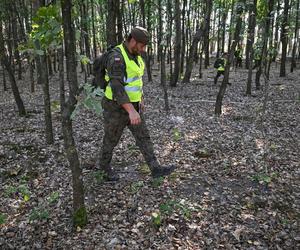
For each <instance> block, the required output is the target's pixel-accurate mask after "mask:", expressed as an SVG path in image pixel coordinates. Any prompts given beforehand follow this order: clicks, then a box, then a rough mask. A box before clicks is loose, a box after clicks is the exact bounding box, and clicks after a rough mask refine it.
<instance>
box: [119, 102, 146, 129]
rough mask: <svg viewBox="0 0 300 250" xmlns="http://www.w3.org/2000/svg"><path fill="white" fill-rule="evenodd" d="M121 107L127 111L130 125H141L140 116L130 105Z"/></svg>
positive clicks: (126, 104)
mask: <svg viewBox="0 0 300 250" xmlns="http://www.w3.org/2000/svg"><path fill="white" fill-rule="evenodd" d="M122 107H123V109H125V110H126V111H127V113H128V115H129V119H130V124H131V125H138V124H140V123H141V121H142V120H141V117H140V114H139V113H138V112H137V111H136V110H135V108H134V107H133V105H132V104H131V103H124V104H122Z"/></svg>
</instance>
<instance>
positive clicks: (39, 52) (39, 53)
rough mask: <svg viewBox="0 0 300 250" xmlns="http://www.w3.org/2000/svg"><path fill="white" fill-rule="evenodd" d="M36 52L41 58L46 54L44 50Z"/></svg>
mask: <svg viewBox="0 0 300 250" xmlns="http://www.w3.org/2000/svg"><path fill="white" fill-rule="evenodd" d="M34 52H35V54H37V55H39V56H43V55H44V54H45V53H44V51H43V50H39V49H36V50H34Z"/></svg>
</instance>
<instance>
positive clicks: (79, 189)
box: [60, 0, 87, 227]
mask: <svg viewBox="0 0 300 250" xmlns="http://www.w3.org/2000/svg"><path fill="white" fill-rule="evenodd" d="M61 5H62V6H61V7H62V16H63V29H64V42H65V49H66V63H67V65H68V66H67V75H68V84H69V91H70V93H69V99H68V101H67V102H66V103H65V105H64V104H62V129H63V137H64V146H65V151H66V154H67V158H68V161H69V164H70V168H71V171H72V184H73V223H74V226H75V227H77V226H80V227H82V226H84V225H86V223H87V212H86V208H85V205H84V188H83V181H82V179H83V177H82V169H81V167H80V162H79V157H78V153H77V148H76V144H75V141H74V138H73V127H72V120H71V114H72V112H73V111H74V109H75V105H76V102H77V101H76V95H77V94H78V80H77V72H76V55H75V54H76V45H75V30H74V27H73V25H72V17H71V10H72V1H71V0H62V1H61ZM60 70H62V69H60ZM61 98H62V97H61Z"/></svg>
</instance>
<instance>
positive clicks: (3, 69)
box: [2, 64, 7, 91]
mask: <svg viewBox="0 0 300 250" xmlns="http://www.w3.org/2000/svg"><path fill="white" fill-rule="evenodd" d="M2 79H3V91H7V86H6V77H5V67H4V64H2Z"/></svg>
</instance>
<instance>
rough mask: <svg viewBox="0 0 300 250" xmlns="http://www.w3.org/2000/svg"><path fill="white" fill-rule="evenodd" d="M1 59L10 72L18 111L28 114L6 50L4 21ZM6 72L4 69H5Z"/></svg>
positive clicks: (1, 38)
mask: <svg viewBox="0 0 300 250" xmlns="http://www.w3.org/2000/svg"><path fill="white" fill-rule="evenodd" d="M0 60H1V63H2V65H4V67H5V69H6V71H7V73H8V77H9V80H10V83H11V89H12V92H13V95H14V98H15V101H16V104H17V107H18V111H19V115H20V116H24V115H26V110H25V107H24V104H23V100H22V98H21V96H20V93H19V89H18V86H17V83H16V79H15V75H14V72H13V70H12V68H11V64H10V61H9V59H8V57H7V55H6V50H5V46H4V36H3V30H2V23H0ZM3 74H4V71H3Z"/></svg>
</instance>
